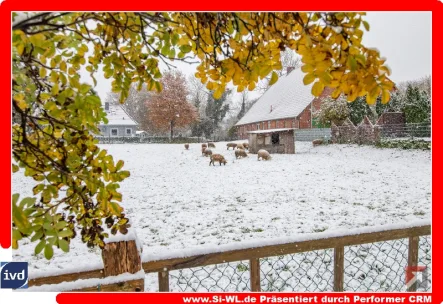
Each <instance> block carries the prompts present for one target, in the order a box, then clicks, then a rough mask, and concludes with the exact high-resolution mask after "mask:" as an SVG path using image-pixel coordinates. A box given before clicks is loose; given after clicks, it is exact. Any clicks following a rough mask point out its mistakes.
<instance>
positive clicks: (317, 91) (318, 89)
mask: <svg viewBox="0 0 443 304" xmlns="http://www.w3.org/2000/svg"><path fill="white" fill-rule="evenodd" d="M324 89H325V85H324V84H323V83H321V82H320V81H317V82H316V83H314V85H313V86H312V90H311V92H312V95H314V96H316V97H318V96H320V95H321V93H323V90H324Z"/></svg>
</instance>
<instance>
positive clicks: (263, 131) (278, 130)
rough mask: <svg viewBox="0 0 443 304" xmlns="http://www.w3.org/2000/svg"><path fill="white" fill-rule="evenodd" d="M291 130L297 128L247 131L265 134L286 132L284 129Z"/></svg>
mask: <svg viewBox="0 0 443 304" xmlns="http://www.w3.org/2000/svg"><path fill="white" fill-rule="evenodd" d="M290 130H295V129H294V128H281V129H268V130H258V131H249V132H246V133H252V134H264V133H274V132H284V131H290Z"/></svg>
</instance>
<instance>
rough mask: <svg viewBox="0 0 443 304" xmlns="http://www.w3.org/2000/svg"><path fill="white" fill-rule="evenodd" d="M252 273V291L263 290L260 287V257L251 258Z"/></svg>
mask: <svg viewBox="0 0 443 304" xmlns="http://www.w3.org/2000/svg"><path fill="white" fill-rule="evenodd" d="M249 268H250V270H249V272H250V274H251V280H250V281H251V291H261V287H260V259H251V260H249Z"/></svg>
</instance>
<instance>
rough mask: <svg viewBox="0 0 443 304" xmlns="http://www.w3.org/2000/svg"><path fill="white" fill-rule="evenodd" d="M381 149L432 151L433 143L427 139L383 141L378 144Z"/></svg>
mask: <svg viewBox="0 0 443 304" xmlns="http://www.w3.org/2000/svg"><path fill="white" fill-rule="evenodd" d="M376 146H377V147H379V148H399V149H404V150H409V149H420V150H431V141H430V140H425V139H414V138H405V139H381V140H380V141H379V142H377V143H376Z"/></svg>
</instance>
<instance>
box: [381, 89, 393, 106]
mask: <svg viewBox="0 0 443 304" xmlns="http://www.w3.org/2000/svg"><path fill="white" fill-rule="evenodd" d="M389 99H391V93H389V91H388V90H383V91H382V95H381V103H382V104H387V103H388V102H389Z"/></svg>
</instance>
